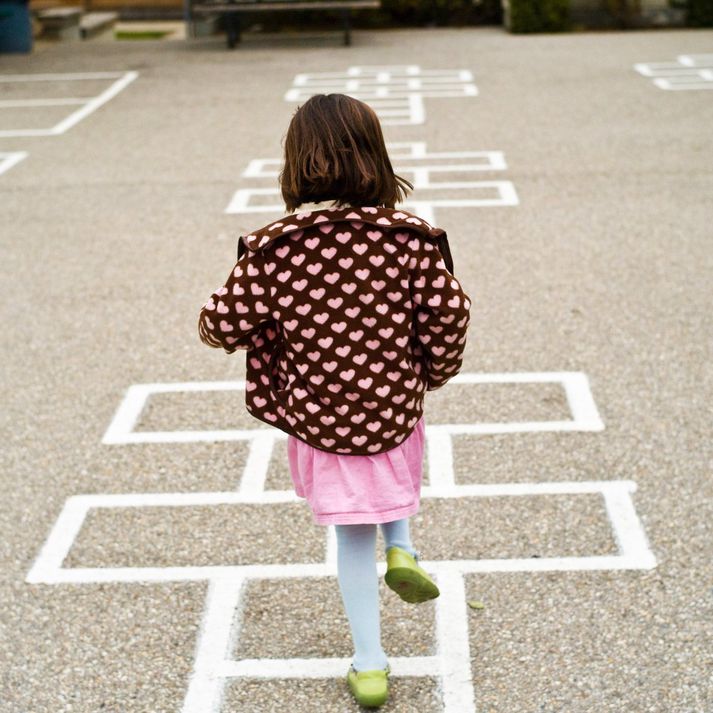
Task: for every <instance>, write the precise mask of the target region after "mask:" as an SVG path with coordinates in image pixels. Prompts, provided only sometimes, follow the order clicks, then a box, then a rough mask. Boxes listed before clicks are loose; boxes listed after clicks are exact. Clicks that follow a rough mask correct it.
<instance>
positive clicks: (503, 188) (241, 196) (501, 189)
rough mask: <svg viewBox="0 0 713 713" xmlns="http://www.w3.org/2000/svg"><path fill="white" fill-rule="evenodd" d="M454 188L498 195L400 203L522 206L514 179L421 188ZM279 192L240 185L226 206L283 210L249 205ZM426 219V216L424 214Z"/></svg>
mask: <svg viewBox="0 0 713 713" xmlns="http://www.w3.org/2000/svg"><path fill="white" fill-rule="evenodd" d="M452 188H484V189H485V188H492V189H495V190H496V191H497V192H498V194H499V196H498V197H497V198H432V199H428V200H420V199H414V198H411V197H409V198H406V199H405V200H404V201H402V203H401V206H402V207H403V208H405V209H406V210H410V211H411V212H413V213H417V214H419V215H420V213H419V211H427V212H428V213H429V215H430V214H432V212H433V209H434V208H485V207H494V206H512V205H519V199H518V197H517V192H516V191H515V186H514V185H513V183H512V181H505V180H501V181H462V182H449V183H435V184H433V185H429V186H428V187H425V186H421V190H430V191H439V190H451V189H452ZM279 195H280V191H279V189H278V188H239V189H238V190H237V191H235V193H234V194H233V196H232V198H231V199H230V202H229V203H228V205H227V207H226V208H225V211H224V213H227V214H231V215H232V214H250V213H282V212H283V211H284V208H285V206H284V204H283V203H281V202H279V200H278V202H276V203H272V204H270V203H265V204H264V205H252V206H251V205H250V199H251V198H252V197H253V196H275V198H278V197H279ZM424 218H425V215H424Z"/></svg>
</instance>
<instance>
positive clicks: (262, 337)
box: [198, 206, 471, 455]
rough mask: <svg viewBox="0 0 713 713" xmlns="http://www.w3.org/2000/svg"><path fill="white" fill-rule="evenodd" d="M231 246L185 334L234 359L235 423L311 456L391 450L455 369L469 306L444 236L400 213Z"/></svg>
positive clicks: (336, 217) (297, 227)
mask: <svg viewBox="0 0 713 713" xmlns="http://www.w3.org/2000/svg"><path fill="white" fill-rule="evenodd" d="M240 240H241V241H242V243H243V245H242V246H240V247H239V249H238V261H237V263H236V265H235V267H234V268H233V269H232V271H231V273H230V275H229V276H228V280H227V282H226V283H225V285H224V286H223V287H221V288H220V289H219V290H217V291H216V292H214V293H213V295H212V296H211V298H210V299H209V300H208V302H207V303H206V304H205V305H204V306H203V308H202V310H201V313H200V317H199V320H198V329H199V334H200V338H201V340H202V341H203V342H204V343H205V344H207V345H208V346H211V347H219V348H220V347H222V348H223V349H224V350H225V351H226V352H228V353H232V352H234V351H236V350H238V349H246V350H247V355H246V356H247V363H246V377H247V378H246V391H245V405H246V408H247V410H248V411H249V412H250V413H251V414H252V415H253V416H255V417H256V418H258V419H260V420H261V421H264V422H266V423H269V424H271V425H273V426H276V427H277V428H280V429H281V430H283V431H285V432H286V433H289V434H291V435H293V436H295V437H296V438H299V439H301V440H303V441H305V442H307V443H309V444H310V445H312V446H314V447H315V448H319V449H320V450H323V451H328V452H334V453H344V454H350V455H370V454H374V453H380V452H382V451H387V450H389V449H391V448H395V447H396V446H398V445H399V443H401V442H402V441H403V440H404V439H405V438H406V437H407V436H408V435H409V434H410V433H411V431H412V430H413V428H414V427H415V425H416V423H417V421H418V419H419V418H420V417H421V415H422V414H423V398H424V393H425V392H426V391H433V390H434V389H437V388H439V387H440V386H443V384H445V383H446V382H447V381H448V379H450V378H451V377H452V376H454V375H455V374H457V373H458V371H459V370H460V367H461V364H462V360H463V352H464V349H465V343H466V332H467V329H468V324H469V322H470V304H471V301H470V298H469V297H468V295H467V294H466V293H465V292H464V291H463V288H462V287H461V285H460V283H459V282H458V280H457V279H456V278H455V277H454V276H453V274H452V271H453V264H452V261H451V259H450V252H449V250H448V242H447V236H446V233H445V231H444V230H443V229H441V228H435V227H432V226H430V225H429V224H428V223H426V222H425V221H424V220H423V219H422V218H419V217H418V216H416V215H414V214H413V213H409V212H408V211H405V210H401V209H391V208H383V207H378V208H377V207H350V206H347V207H341V208H338V207H330V208H327V209H322V210H314V211H312V212H309V211H305V212H300V213H293V214H292V215H287V216H285V217H283V218H281V219H280V220H277V221H275V222H272V223H269V224H268V225H266V226H265V227H263V228H261V229H260V230H257V231H255V232H254V233H251V234H250V235H247V236H240ZM439 246H440V249H439Z"/></svg>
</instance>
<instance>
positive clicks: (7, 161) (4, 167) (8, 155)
mask: <svg viewBox="0 0 713 713" xmlns="http://www.w3.org/2000/svg"><path fill="white" fill-rule="evenodd" d="M28 156H29V154H28V153H27V151H6V152H0V175H2V174H3V173H5V172H6V171H9V170H10V169H11V168H12V167H13V166H17V164H18V163H20V161H22V160H24V159H26V158H27V157H28Z"/></svg>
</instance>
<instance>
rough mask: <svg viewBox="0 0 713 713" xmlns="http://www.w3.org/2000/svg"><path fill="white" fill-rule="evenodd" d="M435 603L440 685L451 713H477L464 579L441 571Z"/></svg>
mask: <svg viewBox="0 0 713 713" xmlns="http://www.w3.org/2000/svg"><path fill="white" fill-rule="evenodd" d="M437 584H438V588H439V590H440V592H441V594H440V596H439V597H438V598H437V599H436V600H435V601H436V637H437V647H438V653H439V654H440V674H441V675H440V677H439V684H440V689H441V695H442V698H443V707H444V710H445V711H448V713H474V711H475V692H474V691H473V680H472V676H471V671H470V666H471V657H470V644H469V641H468V634H469V627H468V608H467V603H466V593H465V584H464V582H463V575H462V574H460V573H459V572H453V571H451V572H449V571H444V570H441V571H439V572H438V574H437Z"/></svg>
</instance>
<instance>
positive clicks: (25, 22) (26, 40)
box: [0, 0, 32, 53]
mask: <svg viewBox="0 0 713 713" xmlns="http://www.w3.org/2000/svg"><path fill="white" fill-rule="evenodd" d="M1 52H32V23H31V22H30V4H29V0H0V53H1Z"/></svg>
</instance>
